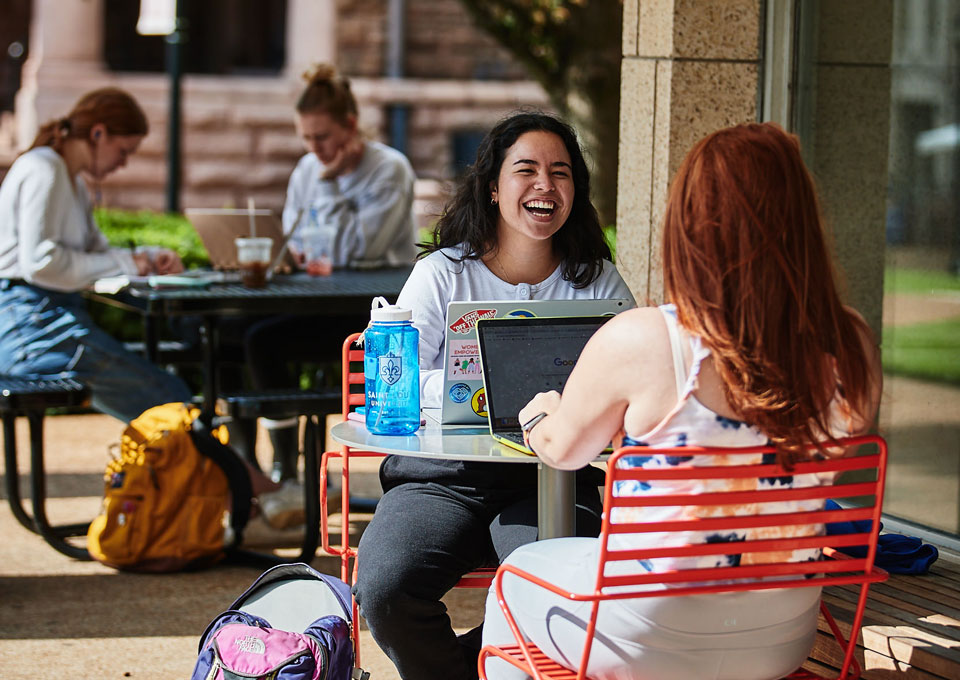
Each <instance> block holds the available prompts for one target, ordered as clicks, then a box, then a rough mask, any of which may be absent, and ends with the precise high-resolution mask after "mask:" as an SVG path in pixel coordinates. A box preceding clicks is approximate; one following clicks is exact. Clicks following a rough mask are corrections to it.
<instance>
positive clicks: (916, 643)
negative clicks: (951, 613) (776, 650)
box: [818, 594, 960, 678]
mask: <svg viewBox="0 0 960 680" xmlns="http://www.w3.org/2000/svg"><path fill="white" fill-rule="evenodd" d="M824 598H825V601H826V602H827V605H828V607H830V611H831V613H833V615H834V618H836V619H837V625H838V626H839V627H840V630H841V632H842V633H843V634H844V635H845V636H848V635H849V633H850V625H849V624H848V623H847V621H849V620H851V619H852V618H853V614H854V611H855V606H854V605H853V604H852V603H849V602H846V601H845V600H835V598H832V597H831V596H830V595H829V594H827V595H825V596H824ZM895 611H896V610H894V612H895ZM818 627H819V631H820V635H830V638H831V639H830V645H829V646H830V647H831V648H832V649H831V650H830V652H831V654H832V655H833V656H832V657H831V658H834V660H835V662H836V663H837V664H838V665H839V663H840V658H841V656H840V649H839V646H838V645H837V644H836V642H835V641H833V640H832V635H831V634H830V632H829V628H828V627H827V625H826V622H825V621H823V620H822V619H821V621H820V622H819V624H818ZM945 632H946V633H949V634H950V635H954V634H955V631H954V630H952V629H951V627H950V626H927V627H925V628H921V627H919V626H916V625H908V624H907V623H904V622H903V621H902V620H901V619H899V618H898V617H897V616H890V615H885V614H883V613H879V614H878V613H877V612H874V611H869V610H868V611H867V612H865V613H864V624H863V626H861V629H860V637H859V640H858V643H859V644H860V647H861V648H863V649H866V650H867V651H869V652H872V653H875V654H879V655H881V656H885V657H888V658H891V659H895V660H896V661H899V662H901V663H906V664H910V665H911V666H913V667H915V668H917V669H921V670H925V671H929V672H931V673H935V674H939V675H942V676H943V677H948V678H960V640H956V639H953V638H952V637H945V636H944V635H942V633H945ZM938 633H941V634H939V635H938ZM820 651H821V653H822V652H823V650H820Z"/></svg>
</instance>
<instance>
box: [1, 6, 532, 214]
mask: <svg viewBox="0 0 960 680" xmlns="http://www.w3.org/2000/svg"><path fill="white" fill-rule="evenodd" d="M33 3H34V5H33V6H34V25H33V29H32V33H31V35H33V34H34V33H36V34H37V35H38V36H41V39H42V40H45V41H46V42H45V48H44V49H43V50H38V54H39V55H40V58H39V59H37V60H35V61H33V63H32V64H30V65H28V66H27V67H26V68H25V69H24V74H25V75H26V76H27V77H26V79H25V83H24V86H23V88H22V89H21V92H20V94H19V95H18V111H17V114H16V115H17V121H16V123H15V124H14V123H12V122H11V121H9V120H7V121H6V122H5V123H4V124H3V125H2V128H3V129H0V176H2V175H3V173H4V170H5V167H8V165H9V163H10V162H12V159H13V157H14V156H15V153H16V151H17V145H16V144H15V143H12V140H15V139H16V138H18V137H19V139H20V144H23V139H24V138H25V136H24V134H22V133H23V129H24V128H30V127H31V126H35V125H37V124H39V123H42V122H43V121H45V120H48V119H50V118H53V117H55V116H59V115H63V113H65V112H66V111H67V110H69V108H70V106H71V105H72V104H73V102H75V101H76V100H77V98H78V97H79V96H80V95H81V94H83V93H84V92H86V91H88V90H91V89H94V88H96V87H102V86H104V85H108V84H109V85H117V86H120V87H123V88H126V89H127V90H129V91H130V92H131V93H132V94H133V95H134V96H135V97H136V98H137V99H138V100H139V101H140V102H141V104H142V105H143V107H144V109H145V111H146V113H147V116H148V118H149V121H150V128H151V132H150V135H149V136H148V137H147V138H146V139H145V140H144V143H143V144H142V146H141V149H140V152H139V153H137V154H136V155H134V156H133V157H132V159H131V161H130V163H129V165H128V167H127V168H125V169H124V170H122V171H120V172H118V173H116V174H114V175H111V176H110V177H109V178H108V179H107V181H106V182H104V184H103V187H102V195H103V199H104V203H105V204H107V205H112V206H116V207H123V208H150V209H162V208H163V207H164V197H165V184H166V173H167V166H166V147H167V141H166V129H167V117H168V111H167V107H168V79H167V77H166V76H165V75H163V74H156V73H150V74H148V73H142V72H126V73H116V72H111V71H109V70H108V69H106V67H105V65H104V64H103V61H102V52H103V37H102V35H100V34H98V30H99V29H98V27H101V28H102V26H103V25H104V23H103V22H104V21H109V17H106V19H105V18H104V15H103V12H104V9H103V0H33ZM292 6H296V7H297V9H296V12H299V14H298V15H297V16H299V17H300V18H299V19H297V18H291V16H290V10H289V8H290V7H292ZM387 6H388V3H387V0H288V18H287V22H288V26H287V30H288V33H287V36H288V37H287V44H286V49H287V59H288V63H287V68H286V71H285V72H284V73H281V74H278V75H276V76H204V75H187V76H185V77H184V78H183V81H182V121H181V127H182V142H181V153H182V164H181V167H182V190H181V205H182V206H183V207H220V206H223V207H228V206H243V205H246V201H247V198H248V197H252V198H254V199H255V200H256V202H257V204H258V205H261V206H263V207H270V208H274V209H278V208H280V207H281V206H282V205H283V201H284V195H285V193H286V185H287V180H288V178H289V175H290V172H291V171H292V169H293V167H294V165H295V163H296V161H297V159H298V158H299V157H300V155H301V154H302V153H303V149H302V146H301V144H300V141H299V140H298V139H297V138H296V135H295V131H294V126H293V104H294V102H295V101H296V98H297V96H298V94H299V91H300V89H301V87H302V81H301V79H300V74H301V72H302V70H303V68H304V67H305V65H306V64H307V63H309V61H311V60H316V59H322V58H327V59H330V58H332V59H333V60H334V61H335V62H336V63H337V64H338V66H339V68H340V69H341V71H342V72H344V73H346V74H347V75H349V76H351V79H352V82H353V91H354V93H355V94H356V96H357V99H358V103H359V105H360V125H361V128H362V129H363V130H364V132H365V133H366V134H367V135H368V136H369V137H371V138H373V139H378V140H381V141H385V142H388V143H389V141H390V140H389V138H388V129H387V123H388V111H389V109H390V107H392V106H396V105H403V106H406V107H407V109H408V112H409V117H408V129H407V155H408V157H409V158H410V161H411V164H412V165H413V168H414V171H415V172H416V174H417V177H418V178H419V179H420V180H423V181H420V182H418V196H419V200H418V206H420V207H421V209H422V212H424V215H423V217H422V221H429V215H428V214H427V213H435V212H436V211H437V210H438V209H439V202H440V201H441V200H442V198H441V195H440V192H441V188H442V183H443V182H445V181H447V180H449V179H451V178H452V177H453V171H454V163H453V160H454V159H453V142H452V139H453V136H454V135H455V134H456V133H458V132H463V131H468V132H473V131H476V130H486V129H488V128H489V127H490V126H491V125H492V124H493V123H494V122H496V121H497V120H498V119H499V118H501V117H502V116H503V115H505V114H507V113H509V112H510V111H512V110H514V109H516V108H518V107H521V106H546V102H547V98H546V96H545V94H544V93H543V91H542V89H541V88H540V87H539V86H538V85H537V84H535V83H533V82H531V81H529V80H525V79H524V78H523V76H524V74H523V70H522V68H521V67H520V66H519V65H518V64H516V63H515V62H514V61H513V60H512V59H511V57H510V55H509V54H508V53H507V52H506V50H503V49H502V48H500V47H499V46H497V45H496V44H495V43H494V41H493V40H492V39H490V38H489V37H487V36H486V35H485V34H483V33H482V32H480V31H479V30H478V29H476V28H474V27H473V24H472V21H471V19H470V17H469V15H468V14H467V13H466V11H465V10H464V9H463V7H462V6H461V5H460V3H459V1H458V0H407V3H406V8H407V9H406V20H407V26H406V28H407V36H406V42H405V45H406V58H405V68H406V70H407V71H408V73H406V77H404V78H401V79H391V78H385V77H384V71H385V65H384V59H385V46H386V40H387V33H386V30H387V23H386V21H387V19H386V12H387ZM327 11H329V15H325V14H323V12H327ZM305 16H306V17H307V19H306V20H305V19H304V18H303V17H305ZM324 17H326V18H324ZM38 24H39V25H38ZM78 24H83V25H84V26H85V28H84V30H83V31H78V30H77V25H78ZM81 38H82V39H81ZM51 46H54V48H51ZM14 127H17V128H19V132H20V134H19V135H18V134H14ZM33 129H35V127H34V128H33ZM4 139H6V140H8V144H7V145H6V148H2V147H3V144H2V141H3V140H4Z"/></svg>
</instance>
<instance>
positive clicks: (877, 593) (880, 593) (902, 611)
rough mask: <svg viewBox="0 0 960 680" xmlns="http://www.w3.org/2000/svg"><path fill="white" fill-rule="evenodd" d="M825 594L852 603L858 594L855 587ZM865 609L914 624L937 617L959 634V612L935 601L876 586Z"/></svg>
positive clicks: (831, 589) (872, 588)
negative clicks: (954, 627) (941, 605)
mask: <svg viewBox="0 0 960 680" xmlns="http://www.w3.org/2000/svg"><path fill="white" fill-rule="evenodd" d="M826 592H827V594H829V595H831V596H834V597H838V598H841V599H844V600H846V601H848V602H852V603H856V601H857V597H858V594H859V593H858V589H857V587H855V586H850V587H846V586H842V587H839V588H828V589H827V591H826ZM867 609H868V610H875V611H880V612H884V613H887V614H889V615H891V616H896V617H899V618H901V619H902V620H904V621H906V622H909V623H914V622H916V621H917V619H929V618H930V617H937V618H938V620H939V621H941V622H949V623H946V625H949V626H956V627H957V631H958V633H960V611H958V610H953V609H951V608H949V607H940V606H938V605H937V603H936V601H935V600H929V599H926V598H920V597H917V596H910V595H906V594H903V593H900V592H898V591H896V590H890V589H886V588H879V587H877V585H874V586H873V587H871V588H870V596H869V597H868V598H867Z"/></svg>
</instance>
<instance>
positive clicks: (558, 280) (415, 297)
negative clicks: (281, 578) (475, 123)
mask: <svg viewBox="0 0 960 680" xmlns="http://www.w3.org/2000/svg"><path fill="white" fill-rule="evenodd" d="M425 247H426V250H427V251H428V253H427V254H425V255H424V256H422V257H421V259H420V260H419V262H417V264H416V266H415V267H414V269H413V272H412V273H411V275H410V278H409V279H408V280H407V283H406V285H404V287H403V290H402V291H401V292H400V296H399V298H398V300H397V304H399V305H400V306H402V307H407V308H410V309H411V310H413V324H414V326H415V327H416V328H417V329H418V330H419V331H420V368H421V373H420V375H421V399H422V402H421V403H423V404H424V405H425V406H439V405H440V402H441V392H442V385H443V376H442V375H440V374H441V372H442V371H441V367H442V365H443V354H444V326H445V319H446V310H447V303H448V302H451V301H454V300H549V299H591V298H592V299H596V298H605V299H612V298H627V299H629V300H631V302H632V300H633V296H632V295H631V294H630V291H629V289H628V288H627V286H626V284H625V283H624V282H623V279H621V278H620V275H619V274H618V273H617V270H616V268H614V266H613V263H612V262H611V261H610V249H609V248H608V247H607V244H606V243H605V241H604V239H603V231H602V230H601V228H600V223H599V221H598V220H597V213H596V210H595V209H594V207H593V205H592V204H591V203H590V180H589V175H588V172H587V167H586V164H585V163H584V160H583V155H582V153H581V151H580V146H579V144H578V143H577V138H576V135H575V134H574V132H573V130H571V128H570V127H569V126H568V125H566V124H565V123H563V122H562V121H560V120H558V119H556V118H554V117H552V116H547V115H543V114H537V113H521V114H518V115H515V116H512V117H510V118H507V119H506V120H504V121H502V122H501V123H499V124H498V125H496V126H495V127H494V128H493V129H492V130H491V131H490V133H489V134H488V135H487V137H486V138H485V139H484V141H483V142H482V143H481V145H480V148H479V150H478V153H477V162H476V164H475V165H474V166H473V168H472V169H471V170H470V172H469V173H468V174H467V176H466V177H465V178H464V180H463V181H462V182H461V183H460V186H459V188H458V191H457V193H456V195H455V197H454V198H453V199H452V201H451V202H450V204H449V205H448V206H447V209H446V211H445V213H444V215H443V216H442V217H441V218H440V221H439V222H438V224H437V227H436V230H435V232H434V240H433V242H432V243H430V244H427V245H426V246H425ZM536 472H537V471H536V466H533V465H510V464H499V465H498V464H496V463H477V462H462V461H434V460H425V459H419V458H411V457H400V456H389V457H388V458H387V459H386V460H385V461H384V463H383V465H382V466H381V469H380V481H381V484H382V485H383V489H384V495H383V497H382V498H381V499H380V501H379V503H378V505H377V511H376V514H375V515H374V517H373V520H372V522H371V523H370V525H369V526H368V527H367V529H366V530H365V531H364V533H363V537H362V538H361V540H360V548H359V551H360V555H359V557H358V565H359V573H358V578H357V585H356V589H355V592H356V595H357V600H358V602H359V603H360V609H361V612H362V613H363V615H364V617H365V618H366V620H367V624H368V625H369V627H370V631H371V632H372V633H373V637H374V639H375V640H376V641H377V643H378V644H379V645H380V646H381V647H382V648H383V650H384V651H385V652H386V654H387V655H388V656H389V657H390V659H391V660H392V661H393V662H394V663H395V664H396V666H397V668H398V669H399V671H400V675H401V677H403V678H405V680H414V679H418V680H419V679H421V678H445V679H450V680H465V679H467V678H472V677H476V675H477V662H476V656H477V652H478V651H479V635H478V634H477V632H478V631H474V632H472V634H467V635H465V636H461V638H460V639H459V640H458V638H457V637H456V635H455V633H454V632H453V629H452V628H451V625H450V619H449V618H448V616H447V614H446V608H445V607H444V605H443V603H442V602H441V601H440V599H441V597H443V595H444V594H445V593H446V592H447V591H448V590H450V589H451V588H452V587H453V586H454V584H456V582H457V581H458V580H459V579H460V577H461V576H462V575H463V574H465V573H467V572H469V571H472V570H473V569H476V568H478V567H481V566H490V565H496V564H498V563H499V562H500V561H501V560H502V559H503V558H505V557H506V556H507V555H508V554H510V552H511V551H512V550H513V549H514V548H516V547H517V546H519V545H523V544H525V543H529V542H531V541H534V540H536V538H537V513H536V507H537V491H536ZM602 483H603V475H602V473H601V472H600V471H599V470H597V469H595V468H591V467H589V466H586V467H584V469H583V470H581V471H580V472H579V473H578V474H577V487H576V488H577V491H576V494H577V505H578V508H577V529H578V531H579V532H581V534H582V535H587V536H590V535H592V536H596V535H597V533H598V532H599V529H600V497H599V494H598V493H597V486H598V484H602Z"/></svg>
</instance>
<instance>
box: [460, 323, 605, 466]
mask: <svg viewBox="0 0 960 680" xmlns="http://www.w3.org/2000/svg"><path fill="white" fill-rule="evenodd" d="M609 320H610V317H609V316H589V317H564V318H558V319H552V318H527V319H522V318H513V319H484V320H482V321H480V322H479V323H478V324H477V335H478V340H479V342H480V363H481V364H483V386H484V389H485V390H486V395H487V420H488V422H489V425H490V435H491V436H492V437H493V438H494V439H496V440H497V441H498V442H500V443H502V444H506V445H507V446H510V447H512V448H515V449H518V450H520V451H523V452H525V453H533V452H532V451H530V449H528V448H527V447H526V446H524V444H523V432H522V431H521V429H520V421H519V419H518V418H517V414H518V413H519V412H520V409H522V408H523V407H524V406H526V405H527V403H528V402H529V401H530V400H531V399H532V398H533V397H534V396H535V395H536V394H537V393H538V392H546V391H548V390H556V391H557V392H562V391H563V386H564V385H565V384H566V382H567V378H568V377H569V376H570V373H571V371H573V366H574V364H576V363H577V359H579V358H580V353H581V352H582V351H583V348H584V346H585V345H586V344H587V341H588V340H589V339H590V338H591V337H593V334H594V333H596V332H597V329H599V328H600V326H602V325H603V324H604V323H606V322H607V321H609Z"/></svg>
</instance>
